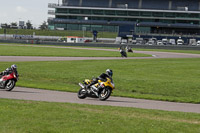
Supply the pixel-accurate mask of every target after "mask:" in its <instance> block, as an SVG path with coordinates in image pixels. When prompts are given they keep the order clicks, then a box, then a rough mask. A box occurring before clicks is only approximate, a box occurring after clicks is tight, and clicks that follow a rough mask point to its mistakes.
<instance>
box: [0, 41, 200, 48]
mask: <svg viewBox="0 0 200 133" xmlns="http://www.w3.org/2000/svg"><path fill="white" fill-rule="evenodd" d="M0 43H20V44H36V45H37V44H40V45H58V46H83V47H84V46H87V47H115V48H119V47H120V46H122V45H124V46H127V45H128V46H130V47H132V48H142V49H143V48H144V49H172V50H200V46H187V45H182V46H177V45H165V46H163V45H162V46H158V45H133V44H109V43H63V42H51V41H38V40H0Z"/></svg>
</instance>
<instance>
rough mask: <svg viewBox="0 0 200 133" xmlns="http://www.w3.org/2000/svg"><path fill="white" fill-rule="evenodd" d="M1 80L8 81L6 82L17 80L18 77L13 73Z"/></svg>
mask: <svg viewBox="0 0 200 133" xmlns="http://www.w3.org/2000/svg"><path fill="white" fill-rule="evenodd" d="M1 79H2V81H6V80H9V79H16V76H15V73H14V72H12V73H11V74H9V75H5V76H3V77H2V78H1Z"/></svg>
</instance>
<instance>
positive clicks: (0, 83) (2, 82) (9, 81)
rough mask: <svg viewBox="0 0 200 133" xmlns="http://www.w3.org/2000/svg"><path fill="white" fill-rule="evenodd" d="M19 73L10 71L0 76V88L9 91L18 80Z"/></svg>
mask: <svg viewBox="0 0 200 133" xmlns="http://www.w3.org/2000/svg"><path fill="white" fill-rule="evenodd" d="M18 77H19V75H18V74H17V72H12V73H11V74H8V75H4V76H2V77H1V76H0V89H4V90H6V91H11V90H12V89H13V88H14V87H15V84H16V82H17V81H18V79H19V78H18Z"/></svg>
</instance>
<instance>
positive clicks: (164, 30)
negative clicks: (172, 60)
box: [48, 0, 200, 36]
mask: <svg viewBox="0 0 200 133" xmlns="http://www.w3.org/2000/svg"><path fill="white" fill-rule="evenodd" d="M48 7H49V8H53V9H54V10H49V11H48V14H49V15H54V16H55V17H54V18H48V22H49V28H50V29H57V28H62V29H65V30H83V29H84V30H88V31H92V30H97V31H110V32H118V31H119V30H122V31H123V30H124V32H121V33H122V34H119V35H120V36H124V35H125V36H127V35H132V34H149V33H150V34H185V35H186V34H187V35H189V34H190V35H200V0H63V1H62V4H52V3H49V5H48Z"/></svg>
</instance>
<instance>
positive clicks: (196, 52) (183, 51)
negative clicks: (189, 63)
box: [133, 48, 200, 54]
mask: <svg viewBox="0 0 200 133" xmlns="http://www.w3.org/2000/svg"><path fill="white" fill-rule="evenodd" d="M133 49H134V50H139V51H158V52H174V53H188V54H200V50H170V49H139V48H133Z"/></svg>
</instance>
